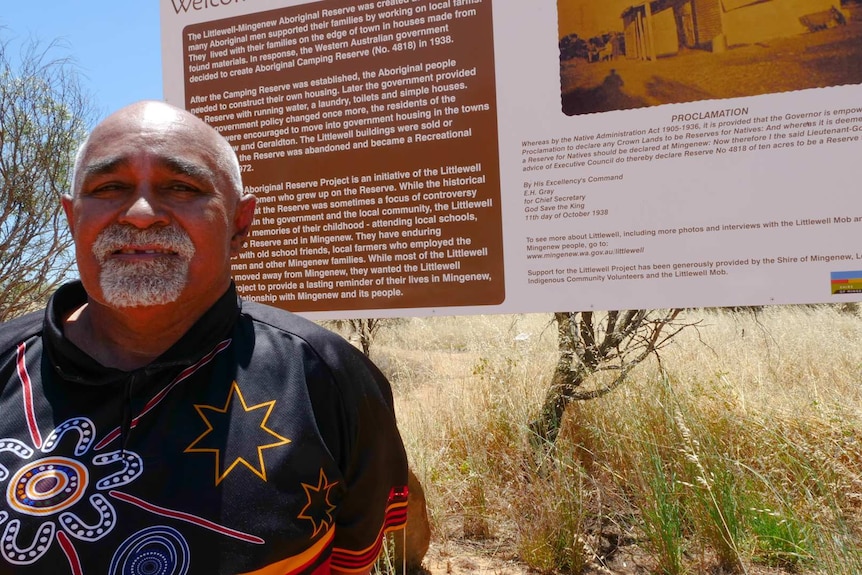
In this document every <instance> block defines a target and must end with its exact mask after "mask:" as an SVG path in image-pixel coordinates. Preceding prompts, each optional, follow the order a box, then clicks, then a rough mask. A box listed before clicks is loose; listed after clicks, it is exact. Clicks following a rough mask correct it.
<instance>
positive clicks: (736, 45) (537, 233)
mask: <svg viewBox="0 0 862 575" xmlns="http://www.w3.org/2000/svg"><path fill="white" fill-rule="evenodd" d="M833 4H834V2H831V1H830V2H826V1H825V0H773V2H767V3H762V2H744V1H743V2H727V0H724V1H722V0H670V1H667V0H654V1H647V2H632V0H625V1H618V0H584V1H581V2H572V1H570V0H559V1H558V2H554V1H552V0H538V1H536V2H529V3H524V2H492V1H491V0H438V1H429V0H370V1H367V2H362V1H360V2H355V1H346V0H324V1H319V2H296V1H288V0H257V1H254V2H252V1H250V0H249V1H246V0H162V22H163V26H162V28H163V59H164V70H165V96H166V99H167V101H168V102H170V103H172V104H175V105H178V106H182V107H184V108H186V109H188V110H190V111H191V112H192V113H194V114H196V115H198V116H199V117H201V118H202V119H204V120H205V121H206V122H208V123H210V124H211V125H213V126H214V127H215V128H216V129H218V130H219V131H220V132H221V133H222V134H223V135H224V136H225V137H226V138H227V139H228V140H229V141H230V142H231V143H232V144H233V146H234V148H235V149H236V151H237V155H238V158H239V160H240V164H241V169H242V172H243V180H244V184H245V189H246V191H247V192H249V193H254V194H255V195H256V196H257V198H258V216H257V220H256V223H255V226H254V228H253V230H252V233H251V237H250V239H249V242H248V246H247V248H248V249H247V251H245V252H244V253H243V254H241V255H240V257H239V258H237V260H236V261H235V262H234V265H233V271H234V277H235V280H236V282H237V285H238V288H239V290H240V292H241V294H242V295H243V297H246V298H248V299H253V300H257V301H263V302H267V303H271V304H274V305H277V306H281V307H285V308H288V309H291V310H294V311H297V312H302V313H307V314H309V315H311V316H315V317H326V316H344V315H372V316H378V317H380V316H387V315H388V316H394V315H408V314H431V313H510V312H523V311H558V310H574V309H578V310H579V309H619V308H632V307H638V308H643V307H650V308H653V307H671V306H673V307H683V306H685V307H688V306H702V305H715V306H719V305H753V304H768V303H802V302H842V301H850V300H854V299H860V297H862V296H860V295H859V294H860V292H862V290H860V289H859V285H860V284H859V282H860V281H862V279H860V278H862V271H860V270H862V245H860V243H862V242H860V241H859V238H860V237H862V195H860V194H859V193H858V190H859V184H858V177H857V176H856V175H855V172H854V166H855V162H856V161H857V158H859V157H860V152H862V86H860V83H862V6H860V5H859V4H856V3H855V2H846V1H845V2H844V3H842V4H841V5H840V6H837V5H835V6H833ZM779 5H780V6H779Z"/></svg>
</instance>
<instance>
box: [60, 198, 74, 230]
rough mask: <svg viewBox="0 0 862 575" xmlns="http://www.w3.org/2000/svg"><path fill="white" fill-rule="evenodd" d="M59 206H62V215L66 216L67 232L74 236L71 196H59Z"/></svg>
mask: <svg viewBox="0 0 862 575" xmlns="http://www.w3.org/2000/svg"><path fill="white" fill-rule="evenodd" d="M60 204H62V206H63V213H65V214H66V222H67V223H68V224H69V230H70V231H71V232H72V236H74V235H75V218H74V217H73V214H74V210H73V207H72V195H71V194H63V195H62V196H60Z"/></svg>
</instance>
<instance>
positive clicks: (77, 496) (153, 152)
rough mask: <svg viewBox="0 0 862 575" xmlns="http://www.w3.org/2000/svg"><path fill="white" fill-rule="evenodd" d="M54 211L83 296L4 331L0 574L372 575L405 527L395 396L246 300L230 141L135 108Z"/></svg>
mask: <svg viewBox="0 0 862 575" xmlns="http://www.w3.org/2000/svg"><path fill="white" fill-rule="evenodd" d="M62 202H63V207H64V209H65V212H66V216H67V218H68V221H69V226H70V229H71V231H72V236H73V239H74V241H75V253H76V259H77V263H78V270H79V272H80V281H76V282H72V283H69V284H66V285H64V286H62V287H61V288H60V289H59V290H58V291H57V292H56V293H55V294H54V296H53V297H52V298H51V300H50V302H49V304H48V306H47V309H46V310H45V311H44V312H36V313H33V314H29V315H27V316H24V317H22V318H18V319H16V320H14V321H12V322H9V323H7V324H4V325H2V326H0V385H2V386H3V387H2V388H0V390H2V393H0V413H2V414H3V417H2V418H0V489H4V490H5V494H6V497H5V500H2V499H0V530H2V537H0V573H6V572H15V573H16V574H17V573H20V574H22V575H27V574H30V573H51V574H52V575H53V574H57V573H72V574H84V575H86V574H91V573H107V574H109V575H113V574H121V573H122V574H127V573H128V574H145V573H158V574H177V575H181V574H206V575H213V574H226V575H227V574H231V575H234V574H238V573H243V574H260V575H274V574H278V575H284V574H308V575H310V574H314V575H323V574H329V573H368V572H369V571H370V569H371V566H372V564H373V563H374V561H375V559H376V557H377V555H378V553H379V550H380V547H381V544H382V539H383V536H384V534H385V532H387V531H389V530H393V529H398V528H401V527H403V525H404V522H405V518H406V501H407V490H406V485H407V464H406V457H405V454H404V448H403V445H402V442H401V438H400V436H399V434H398V430H397V427H396V424H395V417H394V413H393V408H392V395H391V390H390V387H389V384H388V382H387V381H386V379H385V378H384V377H383V375H382V374H381V373H380V372H379V370H378V369H377V368H376V367H375V366H374V365H373V364H371V363H370V362H369V361H368V360H367V359H366V358H365V356H363V355H362V354H361V353H358V352H357V351H356V350H355V349H354V348H353V347H352V346H351V345H349V344H348V343H346V342H345V341H344V340H342V339H340V338H338V337H337V336H334V335H333V334H331V333H330V332H328V331H326V330H323V329H321V328H319V327H318V326H316V325H315V324H313V323H311V322H308V321H305V320H303V319H301V318H299V317H297V316H295V315H293V314H291V313H288V312H285V311H282V310H278V309H275V308H271V307H267V306H263V305H259V304H256V303H252V302H243V301H241V300H240V299H239V298H238V296H237V293H236V289H235V287H234V285H233V282H232V281H231V275H230V260H231V258H232V257H233V256H235V255H236V254H237V253H239V252H240V251H241V249H242V246H243V243H244V241H245V239H246V237H247V236H248V233H249V228H250V226H251V224H252V220H253V218H254V207H255V198H254V196H252V195H249V194H245V193H244V192H243V187H242V182H241V179H240V171H239V165H238V163H237V160H236V157H235V155H234V152H233V150H232V148H231V146H230V144H229V143H228V142H227V141H226V140H224V138H222V137H221V136H220V135H219V134H218V132H216V131H215V130H214V129H212V128H211V127H209V126H208V125H206V124H205V123H203V122H202V121H200V120H199V119H197V118H196V117H194V116H192V115H191V114H189V113H187V112H185V111H183V110H180V109H178V108H174V107H171V106H168V105H166V104H163V103H159V102H141V103H138V104H135V105H132V106H129V107H127V108H124V109H122V110H120V111H119V112H117V113H115V114H113V115H111V116H109V117H108V118H107V119H106V120H105V121H103V122H102V123H101V124H99V125H98V126H97V127H96V128H95V129H94V130H93V132H92V133H91V134H90V136H89V137H88V139H87V140H86V141H85V143H84V144H83V146H82V147H81V149H80V151H79V153H78V156H77V158H76V161H75V166H74V175H73V186H72V191H71V193H70V194H69V195H67V196H64V197H63V198H62Z"/></svg>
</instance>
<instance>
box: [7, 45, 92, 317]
mask: <svg viewBox="0 0 862 575" xmlns="http://www.w3.org/2000/svg"><path fill="white" fill-rule="evenodd" d="M55 48H56V46H55V45H53V44H52V45H49V46H48V47H47V48H44V49H43V48H40V47H39V46H38V45H37V44H36V43H29V44H26V45H24V46H23V47H22V49H21V51H20V52H19V53H18V56H17V57H15V58H13V53H14V51H13V50H12V49H11V46H10V43H9V41H8V40H3V39H0V321H6V320H8V319H11V318H12V317H15V316H17V315H20V314H22V313H24V312H27V311H30V310H32V309H34V308H35V307H38V306H39V305H41V304H42V303H43V302H44V301H45V299H46V298H47V296H48V294H50V292H51V291H53V289H54V288H55V287H56V285H57V284H58V283H59V282H61V281H62V280H63V279H64V278H65V277H66V275H67V274H68V272H69V271H70V270H71V268H72V267H73V265H74V259H73V255H72V253H71V249H70V247H71V244H72V240H71V236H70V234H69V230H68V226H67V225H66V221H65V217H64V216H63V210H62V208H61V206H60V195H61V194H62V193H63V192H64V191H66V190H68V189H69V180H70V176H71V163H72V160H73V157H74V154H75V151H76V149H77V147H78V144H79V142H81V141H82V139H83V137H84V136H85V133H86V129H87V127H88V126H89V124H90V121H91V119H92V116H93V111H92V107H91V104H90V100H89V98H88V96H87V95H86V94H85V93H84V91H83V89H82V88H81V84H80V82H79V78H78V75H77V73H76V72H75V69H74V67H73V65H72V63H71V62H70V61H69V60H68V59H52V58H51V57H50V56H49V54H50V52H52V51H53V50H54V49H55ZM13 59H14V61H13Z"/></svg>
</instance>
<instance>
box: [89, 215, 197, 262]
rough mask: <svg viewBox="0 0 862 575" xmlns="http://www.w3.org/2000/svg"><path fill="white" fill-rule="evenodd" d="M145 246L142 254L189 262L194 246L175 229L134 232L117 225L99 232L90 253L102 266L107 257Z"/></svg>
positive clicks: (181, 232) (137, 230)
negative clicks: (164, 254) (168, 255)
mask: <svg viewBox="0 0 862 575" xmlns="http://www.w3.org/2000/svg"><path fill="white" fill-rule="evenodd" d="M140 246H145V250H144V252H145V253H168V254H173V253H175V254H177V255H178V256H180V257H182V258H183V259H186V260H189V259H191V258H192V256H193V255H194V253H195V246H194V244H193V243H192V240H191V238H189V236H188V234H187V233H186V232H185V231H184V230H183V229H182V228H179V227H176V226H169V227H165V228H146V229H138V228H136V227H133V226H124V225H120V224H114V225H111V226H109V227H107V228H105V229H104V230H102V231H101V232H100V233H99V235H98V237H96V241H95V243H94V244H93V254H94V255H95V256H96V259H97V260H98V261H99V262H101V263H104V262H105V261H106V260H107V259H108V257H109V256H110V255H111V254H115V253H118V252H120V253H123V252H124V253H133V252H135V251H138V249H139V247H140Z"/></svg>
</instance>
